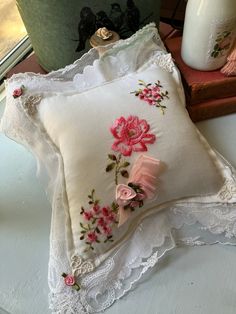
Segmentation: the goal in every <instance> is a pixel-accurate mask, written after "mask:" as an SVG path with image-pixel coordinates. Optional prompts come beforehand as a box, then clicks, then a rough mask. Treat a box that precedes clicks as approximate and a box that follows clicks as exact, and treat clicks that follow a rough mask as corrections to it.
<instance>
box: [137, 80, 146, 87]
mask: <svg viewBox="0 0 236 314" xmlns="http://www.w3.org/2000/svg"><path fill="white" fill-rule="evenodd" d="M138 84H139V85H144V86H146V83H145V82H144V81H143V80H138Z"/></svg>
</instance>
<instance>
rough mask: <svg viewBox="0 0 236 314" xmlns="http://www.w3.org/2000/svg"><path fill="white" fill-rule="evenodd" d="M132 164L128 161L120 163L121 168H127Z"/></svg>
mask: <svg viewBox="0 0 236 314" xmlns="http://www.w3.org/2000/svg"><path fill="white" fill-rule="evenodd" d="M129 165H130V163H129V162H128V161H125V162H124V163H123V164H121V165H120V167H121V168H126V167H128V166H129Z"/></svg>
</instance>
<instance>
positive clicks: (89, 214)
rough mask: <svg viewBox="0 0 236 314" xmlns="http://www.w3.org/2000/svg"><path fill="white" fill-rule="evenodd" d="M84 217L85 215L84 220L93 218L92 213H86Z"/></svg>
mask: <svg viewBox="0 0 236 314" xmlns="http://www.w3.org/2000/svg"><path fill="white" fill-rule="evenodd" d="M83 215H84V219H86V220H90V219H92V218H93V213H92V212H84V213H83Z"/></svg>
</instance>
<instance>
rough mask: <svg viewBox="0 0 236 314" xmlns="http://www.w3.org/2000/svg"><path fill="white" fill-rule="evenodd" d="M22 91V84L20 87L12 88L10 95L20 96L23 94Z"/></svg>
mask: <svg viewBox="0 0 236 314" xmlns="http://www.w3.org/2000/svg"><path fill="white" fill-rule="evenodd" d="M23 91H24V85H21V87H19V88H16V89H14V91H13V93H12V96H13V97H14V98H17V97H20V96H21V95H22V94H23Z"/></svg>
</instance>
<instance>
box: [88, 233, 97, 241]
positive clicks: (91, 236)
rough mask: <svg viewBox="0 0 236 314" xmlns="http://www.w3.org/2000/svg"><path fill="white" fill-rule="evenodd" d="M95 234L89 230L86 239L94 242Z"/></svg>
mask: <svg viewBox="0 0 236 314" xmlns="http://www.w3.org/2000/svg"><path fill="white" fill-rule="evenodd" d="M97 238H98V237H97V235H96V233H95V232H94V231H91V232H89V233H88V234H87V240H88V242H90V243H93V242H96V241H97Z"/></svg>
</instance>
